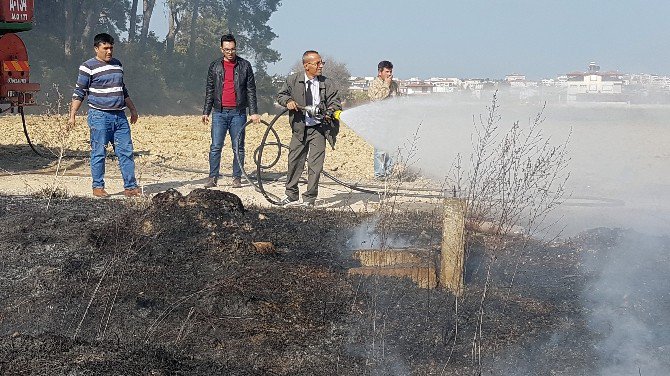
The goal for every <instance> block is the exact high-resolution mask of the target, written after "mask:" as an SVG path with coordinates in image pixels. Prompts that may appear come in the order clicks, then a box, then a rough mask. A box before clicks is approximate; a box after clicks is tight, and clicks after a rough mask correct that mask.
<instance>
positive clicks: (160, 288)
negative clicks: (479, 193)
mask: <svg viewBox="0 0 670 376" xmlns="http://www.w3.org/2000/svg"><path fill="white" fill-rule="evenodd" d="M365 219H366V215H362V214H356V213H353V212H346V211H333V210H318V209H317V210H302V209H292V210H287V209H267V208H257V207H248V208H244V207H243V206H242V205H241V202H240V201H239V199H238V198H237V197H236V196H234V195H232V194H229V193H227V192H222V191H206V190H195V191H193V192H192V193H190V194H189V195H188V196H182V195H181V194H179V193H178V192H176V191H168V192H166V193H163V194H159V195H157V196H154V198H153V199H152V200H151V201H149V200H146V201H121V200H110V201H102V200H90V199H84V198H63V199H55V200H52V202H51V203H50V205H49V210H46V199H44V198H39V197H0V373H2V374H19V375H40V374H118V373H119V372H121V373H123V374H151V375H163V374H165V375H172V374H189V375H211V374H226V375H249V374H257V375H267V374H270V375H272V374H277V375H316V374H341V375H365V374H378V375H389V374H397V375H405V374H441V373H442V374H447V375H449V374H454V375H455V374H459V375H462V374H478V373H481V372H483V373H484V374H511V373H514V372H504V370H517V371H518V370H520V369H529V368H528V367H531V366H530V365H531V364H532V368H530V369H532V371H533V372H531V373H530V374H566V375H568V374H588V373H591V371H593V370H594V369H596V368H597V367H598V363H599V361H598V353H597V351H595V350H594V343H595V342H596V341H597V337H598V335H599V334H598V333H594V332H593V330H590V329H589V327H588V323H587V319H586V314H587V312H586V309H585V308H584V307H583V305H582V303H581V302H580V301H581V298H580V297H581V296H582V291H583V289H584V288H585V286H587V282H588V280H589V277H590V275H591V274H593V273H597V271H595V270H592V269H587V268H583V267H582V266H581V261H580V260H581V254H582V253H583V252H587V251H588V252H593V254H594V255H602V257H606V255H607V252H608V250H609V249H611V248H612V245H611V244H610V243H608V242H614V243H616V239H617V238H618V237H619V236H620V232H619V231H617V230H611V231H595V232H590V233H585V234H583V235H582V236H581V237H579V238H577V239H573V241H571V242H568V243H562V244H560V245H556V246H553V247H540V246H539V245H536V244H533V245H531V246H530V247H527V248H525V250H521V245H520V240H514V239H510V240H509V241H510V246H509V247H506V249H507V250H506V251H502V252H497V253H495V254H494V253H492V251H491V250H490V249H488V247H487V239H486V238H485V237H483V236H480V235H472V237H471V240H472V242H473V244H474V246H473V247H471V250H470V254H469V259H468V260H469V261H468V265H467V274H466V283H467V289H466V294H465V296H464V297H463V298H462V299H459V300H458V309H457V310H456V309H455V308H456V305H455V299H454V297H453V296H452V295H450V294H448V293H446V292H444V291H442V290H424V289H419V288H417V287H416V286H414V285H413V284H412V283H411V282H410V281H407V280H397V279H392V278H382V277H366V278H363V277H360V276H349V275H348V274H347V269H348V268H349V267H351V266H353V265H354V263H353V261H351V258H350V254H349V252H348V251H346V250H345V249H347V247H346V246H345V245H346V243H347V240H348V239H349V237H350V235H351V233H352V231H353V229H354V228H355V227H356V226H357V225H359V224H360V223H361V222H363V221H364V220H365ZM385 223H386V225H387V226H388V227H387V228H386V231H390V232H392V233H394V234H400V235H403V236H406V237H407V238H408V239H409V241H410V242H411V243H413V244H414V245H416V246H421V247H434V246H436V245H437V244H438V243H439V237H440V235H439V234H440V231H441V228H440V227H441V226H440V223H439V221H438V220H436V216H435V215H434V213H427V212H409V211H404V212H397V213H396V214H395V215H394V217H393V218H392V220H389V221H386V222H385ZM257 241H264V242H272V243H273V244H274V246H275V249H276V252H274V253H270V254H260V253H258V252H257V251H256V249H255V247H254V246H253V244H252V242H257ZM517 242H518V243H519V244H517ZM614 243H612V244H614ZM665 244H666V245H667V242H666V243H665ZM598 257H599V256H598ZM489 265H491V266H492V267H491V268H490V269H489V268H488V266H489ZM487 270H491V282H490V283H489V284H487V285H485V280H486V274H487ZM660 283H664V282H662V281H660ZM666 283H667V282H666ZM485 289H486V295H485V299H484V300H483V301H484V303H483V310H482V311H480V307H481V301H482V294H483V293H484V290H485ZM480 312H482V313H483V316H479V313H480ZM479 317H482V320H481V322H480V320H479ZM480 324H481V334H482V339H481V341H479V340H478V339H477V336H478V334H477V333H479V332H478V328H479V326H480ZM557 333H558V334H559V335H558V336H557ZM475 342H478V343H481V345H482V347H481V349H479V350H477V351H479V352H480V353H481V355H482V359H483V361H482V363H481V364H479V361H477V357H476V356H473V355H475V354H476V352H477V351H475V352H473V343H475ZM521 349H525V350H521ZM530 359H538V360H541V361H539V362H532V361H530ZM548 359H551V361H548ZM515 372H516V371H515ZM520 374H529V373H526V372H521V373H520Z"/></svg>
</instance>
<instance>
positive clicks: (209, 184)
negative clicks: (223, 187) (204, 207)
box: [205, 178, 217, 188]
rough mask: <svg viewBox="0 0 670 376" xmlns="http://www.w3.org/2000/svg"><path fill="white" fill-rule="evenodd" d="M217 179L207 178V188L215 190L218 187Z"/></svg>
mask: <svg viewBox="0 0 670 376" xmlns="http://www.w3.org/2000/svg"><path fill="white" fill-rule="evenodd" d="M216 180H217V179H216V178H207V183H205V188H214V187H216Z"/></svg>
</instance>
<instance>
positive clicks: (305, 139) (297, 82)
mask: <svg viewBox="0 0 670 376" xmlns="http://www.w3.org/2000/svg"><path fill="white" fill-rule="evenodd" d="M302 64H303V68H304V71H302V72H298V73H294V74H292V75H290V76H288V77H287V78H286V82H285V83H284V86H283V87H282V88H281V90H280V91H279V94H277V103H279V104H280V105H281V106H284V107H286V108H287V109H289V121H290V123H291V130H292V136H291V143H290V145H289V153H288V174H287V177H286V197H284V199H283V200H282V201H281V204H282V205H296V204H298V196H299V194H298V193H299V192H298V181H299V180H300V175H301V174H302V170H303V169H304V167H305V160H308V161H307V162H308V165H307V167H308V168H307V190H306V191H305V193H303V195H302V203H303V205H304V206H314V202H315V201H316V196H317V194H318V191H319V177H320V176H321V171H322V170H323V162H324V160H325V158H326V141H328V142H329V143H330V145H331V147H333V148H334V147H335V137H336V135H337V132H338V131H339V122H337V121H336V120H334V119H324V118H319V117H312V116H310V114H309V113H307V112H305V111H302V110H301V107H303V108H304V107H305V106H313V105H321V106H323V107H324V108H325V109H326V111H328V112H334V111H337V110H341V109H342V105H341V104H340V99H339V97H338V93H337V87H336V86H335V85H334V84H333V82H332V81H331V80H329V79H328V78H326V77H324V76H322V75H321V73H322V71H323V66H324V65H325V64H326V63H325V62H324V61H323V60H322V59H321V55H319V53H318V52H316V51H312V50H310V51H306V52H305V53H304V54H303V55H302ZM308 154H309V158H308Z"/></svg>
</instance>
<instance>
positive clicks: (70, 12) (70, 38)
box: [63, 0, 75, 58]
mask: <svg viewBox="0 0 670 376" xmlns="http://www.w3.org/2000/svg"><path fill="white" fill-rule="evenodd" d="M63 4H64V9H63V10H64V11H65V14H64V21H65V41H64V43H63V51H64V52H65V56H66V57H68V58H70V57H72V49H73V43H74V23H75V6H74V0H65V1H64V3H63Z"/></svg>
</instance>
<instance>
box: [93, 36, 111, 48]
mask: <svg viewBox="0 0 670 376" xmlns="http://www.w3.org/2000/svg"><path fill="white" fill-rule="evenodd" d="M103 43H107V44H111V45H112V46H113V45H114V37H113V36H111V35H109V34H107V33H100V34H98V35H96V36H95V37H94V38H93V46H95V47H98V46H99V45H101V44H103Z"/></svg>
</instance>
